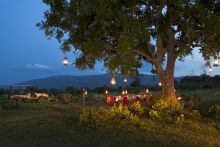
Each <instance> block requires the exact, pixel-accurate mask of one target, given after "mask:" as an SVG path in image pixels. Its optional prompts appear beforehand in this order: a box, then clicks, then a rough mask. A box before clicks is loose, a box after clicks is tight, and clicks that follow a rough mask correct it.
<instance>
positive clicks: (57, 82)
mask: <svg viewBox="0 0 220 147" xmlns="http://www.w3.org/2000/svg"><path fill="white" fill-rule="evenodd" d="M138 78H139V79H140V81H141V84H142V85H148V86H152V85H155V84H157V83H158V82H159V79H158V78H157V79H155V78H154V76H153V75H139V76H138ZM123 79H124V77H122V76H120V75H117V76H116V82H117V84H116V85H115V87H119V86H123V87H125V86H130V84H131V82H133V81H134V80H135V78H128V82H127V83H124V82H123ZM110 80H111V77H110V76H109V75H108V74H102V75H88V76H55V77H48V78H42V79H35V80H31V81H26V82H22V83H18V84H21V85H34V86H36V87H38V88H46V89H51V88H57V89H65V88H66V87H69V86H73V87H75V88H81V87H88V88H90V89H94V88H96V87H101V86H104V85H106V86H111V85H110Z"/></svg>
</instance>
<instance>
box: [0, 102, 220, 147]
mask: <svg viewBox="0 0 220 147" xmlns="http://www.w3.org/2000/svg"><path fill="white" fill-rule="evenodd" d="M81 110H82V107H81V106H80V105H78V104H67V105H64V104H55V103H48V104H40V103H27V104H22V105H21V107H20V108H18V109H10V110H0V146H1V147H4V146H7V147H10V146H27V147H30V146H31V147H32V146H38V147H39V146H53V147H54V146H178V147H179V146H199V147H201V146H220V125H219V124H218V123H215V122H213V121H210V120H206V121H202V122H198V121H185V122H184V123H183V124H175V123H164V122H159V121H152V120H143V122H144V123H143V125H142V127H138V126H130V127H127V128H126V127H123V126H115V128H116V129H112V130H107V129H106V130H92V129H86V128H82V127H81V126H80V125H79V116H80V112H81Z"/></svg>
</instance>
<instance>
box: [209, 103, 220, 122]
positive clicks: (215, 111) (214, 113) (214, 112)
mask: <svg viewBox="0 0 220 147" xmlns="http://www.w3.org/2000/svg"><path fill="white" fill-rule="evenodd" d="M208 112H209V114H210V116H211V117H213V118H214V119H216V120H219V121H220V105H214V106H211V107H210V108H209V109H208Z"/></svg>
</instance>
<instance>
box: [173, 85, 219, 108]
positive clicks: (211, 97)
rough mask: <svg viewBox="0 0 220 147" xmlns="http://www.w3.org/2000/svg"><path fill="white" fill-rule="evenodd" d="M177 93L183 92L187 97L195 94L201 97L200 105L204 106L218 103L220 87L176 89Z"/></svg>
mask: <svg viewBox="0 0 220 147" xmlns="http://www.w3.org/2000/svg"><path fill="white" fill-rule="evenodd" d="M177 94H179V95H181V94H184V95H186V96H189V97H193V96H194V95H197V96H199V97H201V98H202V103H201V106H202V107H204V108H206V107H209V106H210V105H214V104H219V105H220V89H195V90H184V91H178V92H177Z"/></svg>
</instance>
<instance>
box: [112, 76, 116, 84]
mask: <svg viewBox="0 0 220 147" xmlns="http://www.w3.org/2000/svg"><path fill="white" fill-rule="evenodd" d="M111 84H112V85H116V80H115V78H114V77H113V78H112V80H111Z"/></svg>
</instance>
